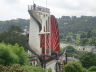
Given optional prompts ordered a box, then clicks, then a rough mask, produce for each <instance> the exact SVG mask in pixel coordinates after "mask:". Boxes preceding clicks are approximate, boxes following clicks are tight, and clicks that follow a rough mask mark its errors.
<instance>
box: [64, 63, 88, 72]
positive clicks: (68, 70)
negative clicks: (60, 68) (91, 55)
mask: <svg viewBox="0 0 96 72" xmlns="http://www.w3.org/2000/svg"><path fill="white" fill-rule="evenodd" d="M64 72H86V70H85V69H84V68H83V67H82V65H81V63H79V62H70V63H68V64H67V65H65V67H64Z"/></svg>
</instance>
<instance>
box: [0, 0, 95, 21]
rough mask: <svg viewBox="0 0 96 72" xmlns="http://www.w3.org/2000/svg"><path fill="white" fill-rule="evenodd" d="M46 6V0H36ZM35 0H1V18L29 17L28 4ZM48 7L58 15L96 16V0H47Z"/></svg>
mask: <svg viewBox="0 0 96 72" xmlns="http://www.w3.org/2000/svg"><path fill="white" fill-rule="evenodd" d="M34 2H35V3H36V4H38V5H41V6H44V7H46V0H34ZM31 4H33V0H0V20H10V19H16V18H23V19H29V18H30V16H29V14H28V12H27V8H28V5H31ZM47 7H48V8H50V10H51V14H53V15H55V16H56V17H61V16H62V15H63V16H81V15H87V16H96V0H47Z"/></svg>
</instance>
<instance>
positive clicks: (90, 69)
mask: <svg viewBox="0 0 96 72" xmlns="http://www.w3.org/2000/svg"><path fill="white" fill-rule="evenodd" d="M88 70H89V71H95V72H96V66H91V67H90V68H89V69H88Z"/></svg>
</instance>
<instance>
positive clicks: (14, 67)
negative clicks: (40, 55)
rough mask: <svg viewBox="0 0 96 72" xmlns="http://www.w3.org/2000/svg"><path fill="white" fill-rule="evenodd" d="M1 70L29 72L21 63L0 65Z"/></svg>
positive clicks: (6, 71) (4, 71) (0, 71)
mask: <svg viewBox="0 0 96 72" xmlns="http://www.w3.org/2000/svg"><path fill="white" fill-rule="evenodd" d="M0 72H27V71H26V70H25V69H24V68H23V67H21V66H20V65H12V66H3V65H0Z"/></svg>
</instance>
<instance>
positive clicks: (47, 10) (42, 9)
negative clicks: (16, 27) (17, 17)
mask: <svg viewBox="0 0 96 72" xmlns="http://www.w3.org/2000/svg"><path fill="white" fill-rule="evenodd" d="M28 10H34V11H37V12H38V11H41V12H47V13H50V9H48V8H46V7H42V6H38V5H36V4H33V5H28Z"/></svg>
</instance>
